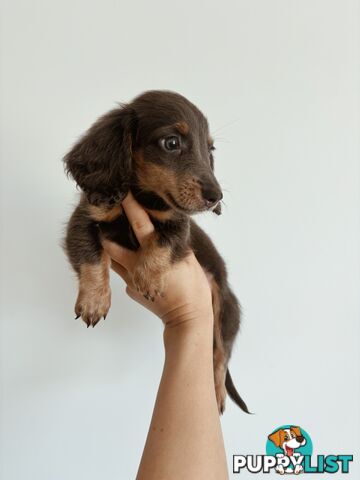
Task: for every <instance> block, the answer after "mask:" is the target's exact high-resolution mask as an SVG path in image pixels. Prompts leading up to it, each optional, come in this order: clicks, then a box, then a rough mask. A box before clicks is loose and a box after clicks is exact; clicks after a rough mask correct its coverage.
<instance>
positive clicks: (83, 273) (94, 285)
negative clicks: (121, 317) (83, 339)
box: [75, 252, 111, 326]
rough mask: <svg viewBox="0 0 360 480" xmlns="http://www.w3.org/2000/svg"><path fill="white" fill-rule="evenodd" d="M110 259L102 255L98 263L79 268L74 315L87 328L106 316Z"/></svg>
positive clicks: (108, 302)
mask: <svg viewBox="0 0 360 480" xmlns="http://www.w3.org/2000/svg"><path fill="white" fill-rule="evenodd" d="M110 263H111V262H110V257H109V255H108V254H107V253H105V252H104V253H103V254H102V256H101V259H100V261H99V263H95V264H92V263H84V264H83V265H81V266H80V273H79V294H78V298H77V301H76V305H75V313H76V315H79V316H81V317H82V319H83V320H84V322H85V323H86V324H87V325H88V326H89V325H93V326H95V325H96V324H97V322H98V321H99V320H100V319H101V317H104V316H106V315H107V313H108V311H109V308H110V304H111V290H110V284H109V269H110Z"/></svg>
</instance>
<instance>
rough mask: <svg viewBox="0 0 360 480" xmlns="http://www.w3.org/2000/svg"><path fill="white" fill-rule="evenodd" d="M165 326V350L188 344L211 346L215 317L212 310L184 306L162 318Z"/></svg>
mask: <svg viewBox="0 0 360 480" xmlns="http://www.w3.org/2000/svg"><path fill="white" fill-rule="evenodd" d="M162 320H163V322H164V324H165V329H164V345H165V350H166V351H168V350H174V348H175V347H177V346H181V348H183V346H184V345H187V344H196V346H197V347H200V346H201V345H211V348H212V341H213V325H214V317H213V311H212V308H189V306H183V307H181V308H177V309H175V310H173V311H171V312H168V313H167V314H166V315H164V316H163V317H162Z"/></svg>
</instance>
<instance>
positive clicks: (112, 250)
mask: <svg viewBox="0 0 360 480" xmlns="http://www.w3.org/2000/svg"><path fill="white" fill-rule="evenodd" d="M102 245H103V247H104V249H105V251H106V252H107V253H108V254H109V255H110V257H111V258H112V260H114V261H115V262H116V263H117V264H120V265H121V266H123V267H124V268H125V269H126V270H128V271H132V270H133V268H134V265H135V263H136V258H137V256H136V253H135V252H132V251H131V250H128V249H127V248H124V247H122V246H121V245H118V244H117V243H114V242H110V241H109V240H105V239H104V240H103V241H102Z"/></svg>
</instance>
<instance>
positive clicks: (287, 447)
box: [268, 426, 306, 475]
mask: <svg viewBox="0 0 360 480" xmlns="http://www.w3.org/2000/svg"><path fill="white" fill-rule="evenodd" d="M268 439H269V440H270V441H272V442H273V443H274V445H276V446H277V447H279V448H281V449H282V450H283V451H284V455H286V456H288V457H292V456H295V455H298V454H296V453H295V454H294V451H295V450H296V449H297V448H299V447H302V446H304V445H305V444H306V439H305V438H304V436H303V434H302V433H301V430H300V427H294V426H291V427H290V428H284V429H280V430H276V432H274V433H272V434H271V435H269V436H268ZM279 455H280V454H279ZM303 470H304V469H303V467H302V465H296V466H295V468H294V473H295V475H298V474H299V473H301V472H302V471H303ZM276 471H277V472H278V473H280V474H281V475H283V474H284V473H285V469H284V467H283V465H278V466H277V467H276ZM288 473H292V470H291V469H289V470H288Z"/></svg>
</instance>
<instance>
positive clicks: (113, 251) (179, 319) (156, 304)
mask: <svg viewBox="0 0 360 480" xmlns="http://www.w3.org/2000/svg"><path fill="white" fill-rule="evenodd" d="M122 206H123V208H124V210H125V213H126V216H127V218H128V220H129V222H130V225H131V226H132V228H133V230H134V233H135V235H136V238H137V239H138V241H139V244H140V248H139V250H138V251H136V252H133V251H130V250H128V249H126V248H124V247H122V246H120V245H118V244H116V243H113V242H110V241H108V240H104V241H103V246H104V249H105V250H106V252H107V253H108V254H109V255H110V257H111V259H112V268H113V270H114V271H116V272H117V273H118V274H119V275H120V276H121V277H122V278H123V279H124V280H125V282H126V284H127V287H126V293H127V294H128V295H129V297H131V298H132V299H133V300H135V301H136V302H138V303H140V304H141V305H143V306H144V307H145V308H147V309H148V310H150V311H151V312H153V313H154V314H155V315H157V316H158V317H160V318H161V319H162V321H163V322H164V324H165V326H166V327H167V328H169V327H175V326H178V325H180V324H182V325H183V324H188V323H194V322H196V323H198V322H206V321H208V322H210V323H212V320H213V313H212V301H211V290H210V285H209V282H208V279H207V277H206V275H205V273H204V271H203V269H202V268H201V266H200V264H199V262H198V261H197V259H196V257H195V255H194V253H193V252H191V251H190V252H189V254H188V255H187V256H186V257H185V258H184V259H183V260H181V261H180V262H177V263H175V264H173V265H172V267H171V268H170V271H169V272H168V273H167V276H166V287H165V290H164V293H163V295H162V296H157V297H156V299H155V301H151V300H149V299H146V298H145V297H144V296H143V295H142V294H141V293H139V292H138V291H137V290H136V288H135V287H134V284H133V273H134V270H135V268H136V265H137V262H138V260H139V257H140V255H141V249H142V248H145V246H146V243H147V241H148V240H149V238H150V236H151V235H152V234H153V232H154V226H153V224H152V223H151V220H150V218H149V216H148V214H147V213H146V211H145V210H144V209H143V208H142V207H141V206H140V205H139V204H138V203H137V202H136V200H135V199H134V198H133V196H132V195H131V193H129V194H128V195H127V197H126V198H125V200H124V201H123V203H122Z"/></svg>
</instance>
